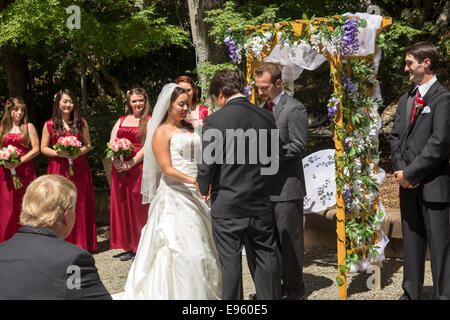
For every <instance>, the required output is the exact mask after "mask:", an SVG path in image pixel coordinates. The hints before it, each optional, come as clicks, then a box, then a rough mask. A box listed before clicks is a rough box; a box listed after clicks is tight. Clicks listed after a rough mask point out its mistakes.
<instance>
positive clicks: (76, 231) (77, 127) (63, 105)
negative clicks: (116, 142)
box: [41, 89, 97, 252]
mask: <svg viewBox="0 0 450 320" xmlns="http://www.w3.org/2000/svg"><path fill="white" fill-rule="evenodd" d="M63 136H76V137H77V138H78V140H80V141H81V142H82V145H83V146H82V147H81V148H80V152H79V153H78V155H77V157H75V158H71V156H70V155H69V153H68V152H66V151H58V152H57V151H56V150H54V149H53V148H52V147H53V145H55V144H56V143H57V142H58V138H59V137H63ZM90 149H91V138H90V135H89V128H88V124H87V122H86V120H85V119H83V118H82V117H81V114H80V106H79V104H78V102H77V100H76V97H75V94H74V93H73V92H72V91H71V90H69V89H62V90H60V91H59V92H58V93H57V94H56V95H55V102H54V104H53V113H52V119H50V120H48V121H46V122H45V125H44V128H43V129H42V140H41V151H42V153H43V154H45V155H46V156H47V157H49V158H50V159H49V163H48V167H47V173H48V174H59V175H62V176H64V177H66V178H67V179H69V180H70V181H72V182H73V183H74V184H75V186H76V187H77V204H76V210H75V215H76V220H75V225H74V227H73V229H72V232H71V234H70V235H69V236H68V237H67V238H66V241H68V242H71V243H73V244H75V245H77V246H79V247H81V248H83V249H85V250H87V251H91V252H92V251H96V250H97V235H96V229H95V227H96V225H95V200H94V189H93V185H92V176H91V171H90V168H89V164H88V161H87V158H86V153H88V152H89V150H90ZM68 159H72V160H73V169H74V175H73V176H71V175H70V174H69V162H68Z"/></svg>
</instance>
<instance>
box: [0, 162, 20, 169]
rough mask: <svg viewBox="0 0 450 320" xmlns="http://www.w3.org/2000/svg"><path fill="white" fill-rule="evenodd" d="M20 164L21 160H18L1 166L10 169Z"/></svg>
mask: <svg viewBox="0 0 450 320" xmlns="http://www.w3.org/2000/svg"><path fill="white" fill-rule="evenodd" d="M21 164H22V161H20V162H18V163H9V162H8V163H5V164H4V165H3V166H4V167H5V168H6V169H9V170H11V169H15V168H17V167H18V166H20V165H21Z"/></svg>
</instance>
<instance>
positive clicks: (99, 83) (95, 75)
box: [81, 53, 106, 102]
mask: <svg viewBox="0 0 450 320" xmlns="http://www.w3.org/2000/svg"><path fill="white" fill-rule="evenodd" d="M81 56H82V57H83V59H84V61H85V62H86V63H87V67H88V69H89V70H90V72H91V75H92V78H93V79H94V84H95V87H96V88H97V93H98V96H99V97H100V101H102V102H106V92H105V87H104V86H103V83H102V80H101V78H100V75H99V74H98V71H97V69H96V68H95V62H93V61H92V60H91V59H90V58H89V56H88V55H86V54H84V53H82V54H81Z"/></svg>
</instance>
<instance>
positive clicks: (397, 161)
mask: <svg viewBox="0 0 450 320" xmlns="http://www.w3.org/2000/svg"><path fill="white" fill-rule="evenodd" d="M415 94H416V92H415V90H413V91H412V92H409V93H406V94H404V95H403V96H402V97H401V98H400V101H399V104H398V108H397V114H396V116H395V122H394V126H393V128H392V131H391V133H390V138H391V141H390V142H391V151H392V162H393V169H394V171H396V170H403V175H404V177H405V178H406V179H407V180H408V181H409V182H410V183H411V184H412V185H416V184H417V183H419V184H420V188H423V199H424V200H425V201H428V202H450V165H449V155H450V154H449V150H450V92H449V90H447V89H446V88H445V87H443V86H442V85H441V84H440V83H439V82H438V81H436V82H435V83H434V84H433V85H432V86H431V87H430V89H429V90H428V92H427V93H426V95H425V96H424V97H423V100H425V106H424V107H423V108H422V109H421V110H420V111H419V112H418V114H416V116H415V117H414V121H413V123H412V124H410V121H411V114H412V106H413V102H414V96H415Z"/></svg>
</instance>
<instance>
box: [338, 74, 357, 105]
mask: <svg viewBox="0 0 450 320" xmlns="http://www.w3.org/2000/svg"><path fill="white" fill-rule="evenodd" d="M341 83H342V84H343V85H344V87H345V90H346V91H347V92H348V94H349V95H350V97H351V98H352V99H356V85H354V84H353V83H352V79H351V78H347V77H345V75H344V74H342V76H341Z"/></svg>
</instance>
